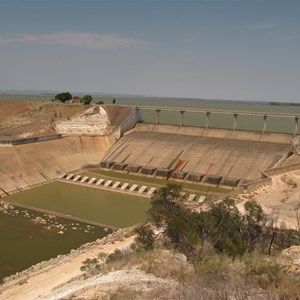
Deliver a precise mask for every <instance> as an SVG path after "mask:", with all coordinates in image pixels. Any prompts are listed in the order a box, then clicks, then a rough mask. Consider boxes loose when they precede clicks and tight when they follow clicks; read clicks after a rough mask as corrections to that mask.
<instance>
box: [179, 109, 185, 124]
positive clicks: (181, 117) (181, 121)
mask: <svg viewBox="0 0 300 300" xmlns="http://www.w3.org/2000/svg"><path fill="white" fill-rule="evenodd" d="M179 112H180V121H179V126H180V127H181V126H182V125H183V121H184V113H185V111H184V110H180V111H179Z"/></svg>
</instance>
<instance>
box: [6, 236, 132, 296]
mask: <svg viewBox="0 0 300 300" xmlns="http://www.w3.org/2000/svg"><path fill="white" fill-rule="evenodd" d="M132 241H133V237H132V236H131V237H128V238H124V239H122V240H119V241H115V242H113V243H108V244H105V245H95V246H93V247H92V248H91V249H90V248H89V249H84V250H83V251H80V253H79V254H78V255H75V256H74V255H72V254H71V255H70V256H69V257H67V260H63V261H61V262H60V261H58V262H56V263H55V264H54V265H51V263H50V262H49V266H47V267H44V268H42V269H40V270H36V271H31V272H29V273H28V274H24V275H23V276H20V277H19V278H16V279H15V280H12V281H9V282H7V283H5V284H4V285H3V286H2V287H1V289H0V299H1V300H26V299H28V300H29V299H30V300H33V299H44V298H45V297H47V296H48V295H49V294H51V292H52V291H53V290H54V289H55V288H57V287H61V286H63V285H65V284H66V283H68V282H70V281H72V280H73V279H75V278H78V276H81V275H82V272H81V271H80V267H81V265H82V262H83V261H84V260H86V259H87V258H94V257H97V255H98V254H99V253H100V252H104V253H112V252H114V250H115V249H124V248H126V247H128V246H129V245H130V244H131V243H132ZM25 281H26V282H25ZM23 282H25V283H23Z"/></svg>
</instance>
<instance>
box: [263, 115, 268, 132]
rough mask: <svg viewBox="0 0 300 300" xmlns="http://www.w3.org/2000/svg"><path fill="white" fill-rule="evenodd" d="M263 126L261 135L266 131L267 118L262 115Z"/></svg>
mask: <svg viewBox="0 0 300 300" xmlns="http://www.w3.org/2000/svg"><path fill="white" fill-rule="evenodd" d="M263 118H264V125H263V129H262V133H264V132H265V131H266V129H267V118H268V116H267V115H264V117H263Z"/></svg>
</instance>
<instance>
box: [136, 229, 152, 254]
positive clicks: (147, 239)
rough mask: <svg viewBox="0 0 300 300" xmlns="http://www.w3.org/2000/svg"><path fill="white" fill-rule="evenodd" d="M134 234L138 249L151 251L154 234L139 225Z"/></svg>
mask: <svg viewBox="0 0 300 300" xmlns="http://www.w3.org/2000/svg"><path fill="white" fill-rule="evenodd" d="M134 232H135V233H136V235H137V236H136V238H135V244H136V246H137V248H138V249H142V250H152V249H153V245H154V233H153V231H152V229H151V228H150V226H149V224H148V225H141V226H139V227H137V228H136V229H135V230H134Z"/></svg>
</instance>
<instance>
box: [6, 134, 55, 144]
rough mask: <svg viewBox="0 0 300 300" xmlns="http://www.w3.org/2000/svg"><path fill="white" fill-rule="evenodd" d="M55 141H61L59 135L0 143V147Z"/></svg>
mask: <svg viewBox="0 0 300 300" xmlns="http://www.w3.org/2000/svg"><path fill="white" fill-rule="evenodd" d="M57 139H61V134H56V135H49V136H40V137H33V138H26V139H17V140H8V141H0V147H1V146H16V145H24V144H30V143H37V142H46V141H52V140H57Z"/></svg>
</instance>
